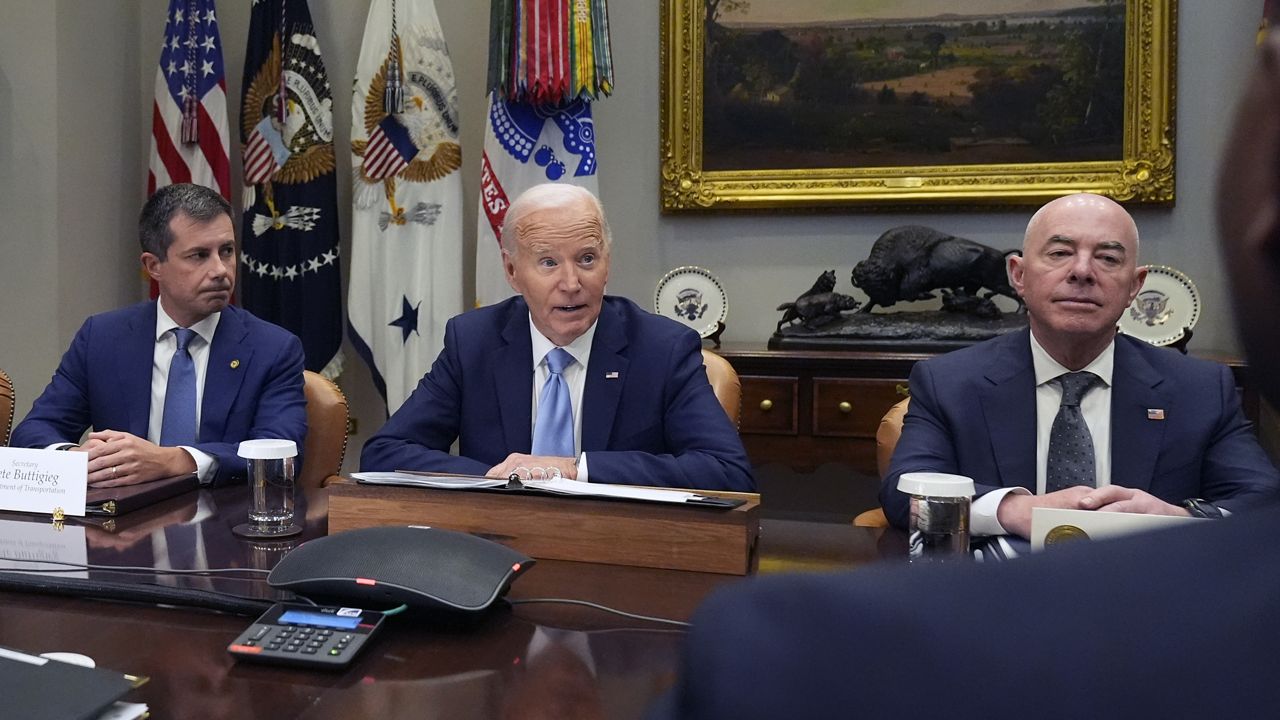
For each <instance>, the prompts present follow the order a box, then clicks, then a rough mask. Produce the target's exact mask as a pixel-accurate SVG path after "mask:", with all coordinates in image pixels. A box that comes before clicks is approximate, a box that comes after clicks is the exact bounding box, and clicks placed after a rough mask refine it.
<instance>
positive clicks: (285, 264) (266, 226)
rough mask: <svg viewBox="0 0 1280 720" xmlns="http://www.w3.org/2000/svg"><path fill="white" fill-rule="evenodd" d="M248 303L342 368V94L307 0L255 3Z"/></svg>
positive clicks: (309, 360)
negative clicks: (337, 111)
mask: <svg viewBox="0 0 1280 720" xmlns="http://www.w3.org/2000/svg"><path fill="white" fill-rule="evenodd" d="M240 143H241V156H242V157H241V159H242V160H243V166H244V203H243V207H244V221H243V227H242V230H241V233H240V238H241V244H242V252H241V261H242V262H243V268H242V269H241V272H240V299H241V302H243V303H244V306H245V307H246V308H247V309H248V310H250V311H251V312H253V314H255V315H257V316H258V317H260V318H263V319H265V320H270V321H271V322H273V323H275V324H277V325H280V326H281V327H284V328H287V329H288V330H289V331H290V332H292V333H293V334H295V335H297V336H298V337H299V338H300V339H301V340H302V347H303V349H304V351H305V353H306V367H307V369H308V370H313V371H315V372H319V373H322V374H324V375H325V376H327V377H330V378H332V377H336V376H337V375H338V373H340V372H341V371H342V355H341V346H342V280H341V274H340V273H339V261H338V192H337V174H336V172H335V162H336V161H335V155H334V149H333V93H332V90H331V88H330V87H329V80H328V78H327V76H326V75H325V70H324V62H323V60H322V59H321V57H320V41H319V40H318V39H317V38H316V34H315V27H314V26H313V25H312V23H311V11H310V9H309V8H308V7H307V2H306V0H254V3H253V9H252V15H251V18H250V20H249V44H248V47H247V48H246V50H245V62H244V95H243V98H242V102H241V105H240Z"/></svg>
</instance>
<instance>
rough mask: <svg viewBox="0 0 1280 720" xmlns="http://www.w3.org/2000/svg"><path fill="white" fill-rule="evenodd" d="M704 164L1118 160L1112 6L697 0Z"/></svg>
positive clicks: (1113, 0)
mask: <svg viewBox="0 0 1280 720" xmlns="http://www.w3.org/2000/svg"><path fill="white" fill-rule="evenodd" d="M703 2H705V3H706V29H705V32H706V44H705V46H704V47H705V60H704V64H703V67H704V74H703V83H704V89H703V104H704V105H703V107H704V111H703V120H704V123H705V125H704V130H703V136H704V138H705V159H704V165H703V167H704V169H707V170H740V169H748V168H823V167H895V166H904V165H972V164H987V163H1045V162H1064V161H1081V160H1118V159H1120V157H1121V150H1122V148H1121V145H1122V142H1123V140H1124V72H1125V15H1126V12H1125V11H1126V8H1125V3H1124V2H1123V0H969V1H968V2H963V3H957V2H954V0H892V1H889V0H837V1H832V0H703Z"/></svg>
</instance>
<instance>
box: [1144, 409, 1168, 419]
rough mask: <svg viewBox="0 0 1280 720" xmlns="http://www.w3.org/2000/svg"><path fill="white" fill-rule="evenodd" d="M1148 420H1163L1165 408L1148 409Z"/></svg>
mask: <svg viewBox="0 0 1280 720" xmlns="http://www.w3.org/2000/svg"><path fill="white" fill-rule="evenodd" d="M1147 419H1148V420H1163V419H1164V408H1147Z"/></svg>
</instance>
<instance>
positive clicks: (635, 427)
mask: <svg viewBox="0 0 1280 720" xmlns="http://www.w3.org/2000/svg"><path fill="white" fill-rule="evenodd" d="M610 242H611V238H610V232H609V225H608V223H607V221H606V220H605V216H604V210H603V208H601V206H600V202H599V201H598V200H597V199H596V198H595V196H594V195H592V194H591V193H590V192H588V191H586V190H584V189H582V188H579V187H577V186H573V185H556V184H545V185H538V186H535V187H533V188H530V189H529V190H527V191H526V192H524V193H523V194H522V195H520V197H518V198H516V200H515V202H513V203H512V204H511V207H510V208H508V210H507V214H506V217H505V219H504V221H503V225H502V244H503V247H502V259H503V266H504V270H505V272H506V276H507V282H508V283H510V285H511V287H512V288H514V289H515V290H516V291H517V292H519V293H520V295H519V296H518V297H513V298H511V299H509V300H505V301H503V302H500V303H497V304H495V305H490V306H488V307H484V308H480V309H478V310H473V311H471V312H468V313H464V314H462V315H459V316H457V317H455V318H453V319H451V320H450V321H449V323H448V325H447V326H446V327H445V336H444V350H443V351H441V353H440V356H439V357H438V358H436V361H435V363H434V364H433V365H432V367H431V371H430V372H428V373H427V375H426V376H425V377H423V378H422V381H421V382H419V383H418V387H417V389H415V390H414V392H413V394H412V395H410V396H409V399H408V400H407V401H405V403H404V405H402V406H401V407H400V409H398V410H397V411H396V412H395V414H394V415H392V416H391V419H390V420H388V421H387V423H386V425H384V426H383V427H382V429H381V430H379V431H378V432H377V433H376V434H375V435H374V436H373V437H371V438H369V441H368V442H366V443H365V446H364V450H363V452H362V453H361V456H360V468H361V470H365V471H379V470H430V471H438V472H452V473H464V474H472V475H486V474H487V475H490V476H493V477H506V476H508V475H509V474H511V473H512V472H514V471H516V470H517V469H518V468H522V467H523V468H533V467H537V468H543V469H545V470H547V471H549V472H559V473H560V474H561V475H562V476H563V477H566V478H570V479H577V480H583V481H588V482H605V483H624V484H632V485H663V486H668V487H683V488H701V489H721V490H746V491H749V490H753V489H754V487H755V483H754V480H753V479H752V476H751V468H750V465H749V464H748V462H747V457H746V452H745V451H744V450H743V447H742V442H741V441H740V440H739V439H738V434H737V431H736V430H735V428H734V427H733V424H732V423H731V422H730V421H729V418H728V416H727V415H726V414H725V412H724V410H723V409H722V408H721V407H720V404H719V403H718V401H717V400H716V397H715V394H714V393H713V392H712V390H711V385H710V384H709V383H708V382H707V376H706V371H705V370H704V368H703V365H702V354H701V341H700V339H699V338H698V335H697V334H696V333H694V332H693V331H692V330H690V329H688V328H686V327H684V326H683V325H680V324H679V323H677V322H674V321H672V320H669V319H667V318H662V317H659V316H656V315H653V314H651V313H648V312H645V311H644V310H642V309H640V308H639V307H638V306H636V304H635V303H633V302H631V301H630V300H626V299H624V298H620V297H613V296H608V295H605V294H604V290H605V282H606V281H607V280H608V278H609V259H610ZM455 440H457V441H458V443H459V454H458V455H450V454H449V448H450V446H451V445H452V444H453V442H454V441H455Z"/></svg>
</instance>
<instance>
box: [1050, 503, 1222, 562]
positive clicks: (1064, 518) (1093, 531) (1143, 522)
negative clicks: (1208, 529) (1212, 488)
mask: <svg viewBox="0 0 1280 720" xmlns="http://www.w3.org/2000/svg"><path fill="white" fill-rule="evenodd" d="M1204 521H1205V518H1193V517H1185V516H1181V515H1140V514H1138V513H1122V512H1101V511H1098V510H1066V509H1063V508H1034V509H1032V511H1031V549H1032V550H1036V551H1039V550H1043V549H1044V546H1045V545H1046V544H1049V545H1052V544H1055V543H1058V542H1071V541H1073V540H1077V539H1079V540H1101V539H1103V538H1112V537H1119V536H1121V535H1132V534H1133V533H1138V532H1148V531H1151V530H1161V529H1163V528H1167V527H1173V526H1175V525H1185V524H1187V523H1196V522H1204ZM1046 536H1051V537H1046Z"/></svg>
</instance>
